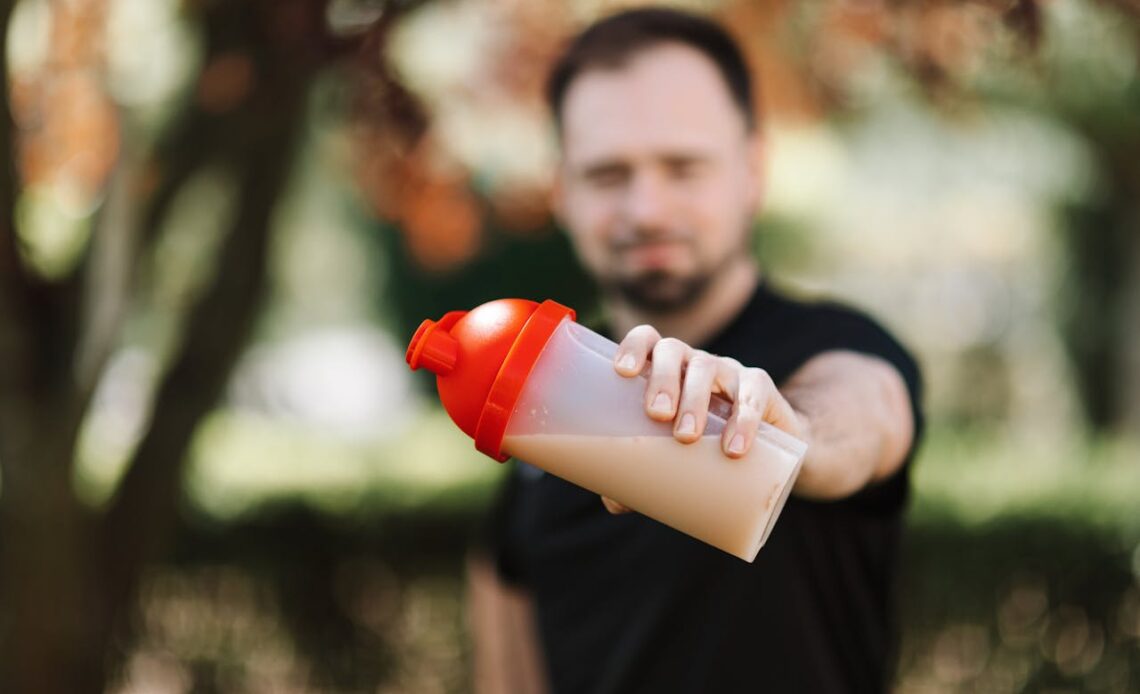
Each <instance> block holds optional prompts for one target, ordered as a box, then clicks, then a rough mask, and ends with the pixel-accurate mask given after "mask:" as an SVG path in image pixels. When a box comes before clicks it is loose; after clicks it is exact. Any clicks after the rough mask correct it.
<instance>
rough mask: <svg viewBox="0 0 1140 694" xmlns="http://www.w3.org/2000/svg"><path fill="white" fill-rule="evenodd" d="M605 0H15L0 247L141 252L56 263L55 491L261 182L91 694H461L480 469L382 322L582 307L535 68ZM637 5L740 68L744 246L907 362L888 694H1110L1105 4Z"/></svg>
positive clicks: (1133, 169)
mask: <svg viewBox="0 0 1140 694" xmlns="http://www.w3.org/2000/svg"><path fill="white" fill-rule="evenodd" d="M629 4H632V3H612V2H601V1H592V2H587V1H585V0H578V1H577V2H570V3H565V2H521V1H515V0H423V1H420V2H414V1H413V2H389V3H383V2H364V1H363V0H361V1H360V2H353V1H352V0H344V1H337V0H332V1H328V0H326V1H323V2H322V1H318V0H288V1H287V2H285V1H283V2H276V3H275V2H271V1H269V0H242V1H241V2H236V1H235V2H230V3H219V2H208V1H198V0H195V1H189V0H187V1H185V2H179V1H178V0H20V1H19V2H16V3H15V5H14V10H13V11H12V14H11V18H10V20H9V21H8V27H7V54H6V58H7V66H8V74H9V80H10V94H11V96H10V102H11V103H10V106H11V111H12V115H13V119H14V123H15V126H16V127H15V130H14V131H13V134H14V138H13V140H14V142H15V147H16V149H15V153H14V157H15V159H16V161H17V162H18V170H19V173H20V175H21V180H22V184H21V185H20V187H19V195H18V198H16V203H15V206H14V217H15V220H16V222H17V228H18V235H19V245H20V254H21V257H22V259H23V263H24V265H25V266H26V267H27V268H29V269H30V270H31V271H32V272H33V273H35V274H36V275H37V276H39V277H42V278H45V280H46V281H48V282H50V283H56V284H61V285H62V284H65V283H67V282H68V281H69V278H70V277H72V276H73V275H75V274H77V268H86V267H87V265H86V261H85V260H84V258H85V257H87V256H94V257H99V253H101V252H105V253H110V254H111V255H110V256H108V257H112V258H113V257H117V256H114V251H113V250H112V251H109V252H108V251H106V248H108V247H112V248H113V246H114V244H113V243H106V244H101V243H99V242H97V241H98V240H99V239H101V238H104V237H106V238H118V236H119V235H118V234H117V232H115V231H114V229H122V228H133V227H132V225H134V226H137V227H138V231H137V232H135V233H133V235H131V234H122V236H123V238H126V239H127V241H125V242H124V243H131V242H132V241H131V240H130V239H132V238H133V239H135V241H137V242H138V246H139V248H141V249H143V250H142V251H141V252H140V253H138V255H137V258H135V260H134V262H133V263H129V262H128V263H126V264H123V265H115V264H114V263H113V261H112V263H111V264H110V265H108V264H106V263H104V264H103V265H101V266H99V265H98V264H96V265H97V266H99V267H103V268H104V272H103V273H102V274H99V273H95V274H96V276H97V277H98V278H101V279H100V280H98V281H100V282H102V283H103V285H105V286H109V287H112V290H109V293H110V295H112V296H114V295H115V292H114V291H113V288H114V287H116V286H120V289H122V287H127V288H129V291H126V290H122V291H120V294H124V293H125V298H124V300H123V308H122V312H121V313H122V315H121V317H120V318H114V314H113V313H110V314H109V313H105V311H108V310H111V309H109V308H107V306H106V305H105V303H101V301H100V299H99V297H100V296H102V295H103V294H101V293H100V291H101V290H99V287H100V286H102V285H99V284H98V283H97V282H96V283H94V284H91V285H89V288H88V289H87V290H85V292H84V293H83V294H82V296H83V297H84V301H85V302H86V303H85V304H84V305H85V306H86V309H85V310H87V311H88V313H87V314H85V315H88V316H89V317H90V318H89V320H88V322H87V323H86V325H87V331H88V332H86V333H84V334H85V336H86V339H88V340H102V341H104V342H106V343H107V344H108V345H109V348H108V351H107V355H106V359H105V361H101V362H97V363H95V366H96V367H97V368H96V369H95V373H96V375H97V378H96V379H95V380H94V381H93V387H94V390H93V395H92V396H91V400H90V406H89V408H87V410H86V414H85V415H84V416H83V417H82V428H81V430H80V435H79V437H78V442H77V445H76V447H75V451H74V460H75V465H74V478H73V483H74V489H75V494H76V498H77V500H78V501H77V503H78V504H79V505H80V506H81V507H82V508H87V509H93V510H94V513H95V514H96V515H97V514H99V513H101V512H103V511H106V510H108V509H110V508H112V507H113V500H114V499H115V498H116V490H117V489H118V487H119V485H120V482H121V481H122V480H124V479H126V477H125V475H126V474H127V473H126V471H127V470H128V469H129V467H130V466H131V464H132V461H133V460H134V459H135V454H136V451H137V450H138V449H139V444H140V441H141V440H143V439H144V437H145V436H146V435H147V432H148V431H150V430H151V429H152V425H153V423H154V422H156V421H161V420H160V418H159V415H158V414H157V413H158V411H159V409H161V408H162V407H169V406H172V404H173V405H174V406H176V401H177V397H172V398H171V401H170V402H167V401H165V400H163V399H162V398H160V397H158V392H159V390H160V384H161V383H163V379H164V374H166V373H168V372H169V371H170V370H171V369H172V367H173V366H175V365H176V364H178V363H179V354H180V347H179V346H180V345H183V344H185V340H186V339H187V331H188V330H193V329H196V328H195V327H194V326H198V325H209V321H206V322H204V323H195V322H194V320H193V318H192V316H193V311H194V307H195V306H196V305H198V304H199V302H201V301H202V299H203V297H205V296H207V295H208V294H209V293H210V288H211V287H214V286H217V285H218V284H219V282H220V281H221V280H220V279H219V278H220V276H222V275H224V274H225V273H227V272H229V273H231V275H232V274H233V267H230V266H227V265H226V264H225V263H224V262H223V260H222V258H223V257H224V256H225V255H226V254H227V253H229V252H230V250H229V246H227V245H226V239H227V234H228V235H230V236H233V235H237V234H241V233H245V231H244V229H245V228H246V227H248V226H249V225H250V224H253V225H254V226H256V222H250V221H249V220H250V219H252V217H250V215H251V214H254V213H250V212H249V211H248V210H247V209H246V207H245V205H244V203H243V201H244V200H248V199H250V196H251V195H263V194H264V190H263V189H262V188H259V187H258V186H259V185H260V181H261V180H263V179H266V178H269V177H271V175H272V172H274V171H276V172H278V173H279V174H280V175H281V176H282V181H281V184H280V186H278V187H277V188H274V189H272V191H271V193H269V196H270V197H269V199H268V201H267V203H266V205H264V208H265V211H266V212H265V215H264V216H265V219H264V223H265V224H266V225H267V229H268V234H267V239H268V244H269V245H268V248H267V251H266V255H265V264H266V268H267V275H266V280H265V285H264V286H265V294H264V296H265V301H264V302H263V303H262V304H261V306H260V308H259V309H258V310H257V311H256V312H255V313H252V314H251V316H252V317H251V318H250V319H249V320H250V321H253V322H252V323H251V325H252V332H251V337H250V340H249V341H248V345H247V347H246V348H245V349H244V351H242V353H241V356H240V359H238V360H237V361H236V366H235V368H234V369H233V371H232V374H231V376H230V377H229V379H228V386H227V387H226V388H225V391H224V396H223V398H222V402H221V403H220V404H218V405H217V406H216V407H213V408H212V409H209V410H208V411H207V412H206V413H205V414H204V416H203V417H202V418H201V420H200V424H199V425H198V426H197V427H196V430H195V434H194V436H193V438H192V439H191V441H190V443H189V446H188V448H187V450H186V454H187V456H188V457H187V460H188V463H187V465H186V467H185V469H184V470H180V471H179V473H178V474H179V475H180V479H181V484H180V488H181V492H180V494H179V498H180V499H182V502H181V503H180V509H181V510H180V511H179V514H178V518H177V522H176V524H175V527H174V528H173V529H172V531H171V533H170V534H169V537H168V538H167V541H166V542H165V543H164V544H163V547H164V549H163V550H162V551H160V552H157V553H156V554H155V555H154V557H153V558H151V559H148V560H147V561H146V562H145V563H144V564H143V565H142V567H141V568H140V574H139V575H140V579H139V582H138V585H137V590H136V591H135V593H136V595H135V597H134V598H132V602H131V603H130V604H131V605H134V607H130V608H129V615H130V616H129V618H128V620H127V623H128V624H129V628H128V631H127V632H125V633H128V634H129V635H130V636H129V637H126V638H125V640H123V641H122V643H124V644H126V645H125V646H124V648H125V649H126V650H125V655H123V656H122V657H121V658H120V659H118V660H117V661H115V660H114V659H112V660H113V662H117V663H118V666H113V667H112V668H111V670H110V672H109V673H107V677H108V678H109V681H110V682H111V685H109V686H110V687H111V689H112V690H113V691H119V692H150V691H164V692H165V691H170V692H182V691H191V690H193V691H224V692H230V691H233V692H237V691H263V690H264V691H270V690H272V691H280V692H286V691H290V692H291V691H297V692H302V691H330V690H335V691H381V692H424V693H429V692H465V691H469V690H470V689H471V686H472V685H471V676H472V675H471V670H470V667H471V663H470V643H469V641H468V639H467V636H466V632H465V625H464V619H465V617H464V611H463V608H464V595H463V577H462V571H463V559H464V555H465V553H466V551H467V549H468V548H469V547H470V544H471V542H472V539H473V537H475V535H476V534H477V527H478V519H479V518H480V517H481V514H482V512H483V510H484V509H485V508H486V505H487V503H488V502H489V500H490V498H491V495H492V494H493V491H494V488H495V485H496V482H497V481H498V480H499V479H500V477H501V475H502V474H503V473H504V471H505V468H504V467H503V466H499V465H496V464H495V463H494V462H492V461H491V460H490V459H488V458H485V457H483V456H480V455H479V454H477V453H476V452H475V451H474V450H473V447H472V444H471V442H470V440H469V439H467V438H466V437H465V436H464V435H463V434H461V433H460V432H459V431H458V430H457V429H456V428H455V427H453V426H452V425H451V423H450V421H449V420H448V419H447V417H446V415H445V414H443V413H442V412H441V411H440V409H439V408H438V403H436V402H435V401H434V400H433V395H432V391H431V389H430V383H429V382H426V381H424V380H420V379H419V378H413V375H412V374H411V373H409V372H408V370H407V367H406V365H405V364H404V360H403V356H404V347H405V345H406V342H407V339H408V337H409V336H410V334H411V331H412V329H413V328H414V326H415V325H416V324H417V323H418V322H419V320H421V319H422V318H427V317H432V318H435V317H438V316H439V315H440V314H442V313H443V312H445V311H447V310H451V309H460V308H470V307H472V306H474V305H476V304H478V303H481V302H483V301H486V300H490V299H493V298H498V297H501V296H522V297H527V298H533V299H543V298H555V299H558V300H560V301H563V302H564V303H568V304H570V305H573V306H576V307H578V308H579V309H580V312H581V313H583V314H585V315H587V316H589V315H592V314H593V312H594V311H595V310H596V306H595V297H594V295H593V290H592V289H591V288H590V287H589V285H588V283H587V282H586V281H585V279H584V275H583V274H582V271H581V270H580V269H579V268H578V267H577V266H576V265H575V264H574V262H573V259H572V258H571V257H570V253H569V247H568V245H567V243H566V241H565V240H564V239H563V238H562V237H561V236H560V234H559V232H558V230H557V229H556V228H555V227H554V225H553V222H552V220H551V219H550V217H549V213H548V211H547V209H546V206H545V196H546V193H547V189H548V186H549V183H550V174H551V168H552V165H553V162H554V161H555V158H556V150H555V146H554V140H553V137H552V133H551V131H550V129H549V124H548V122H547V113H546V111H545V107H544V105H543V103H542V100H541V97H540V90H541V85H542V81H543V79H544V76H545V69H546V67H547V65H548V64H549V62H550V61H551V60H552V58H553V57H554V56H555V55H556V54H557V51H558V49H559V47H560V46H561V45H562V42H563V41H564V40H565V38H566V37H567V36H569V35H570V34H571V33H572V32H573V31H574V30H575V29H576V28H578V27H581V26H582V25H583V24H584V23H585V22H587V21H589V20H590V19H591V18H593V17H597V16H599V15H600V14H603V13H605V12H607V11H610V10H612V9H614V8H615V7H618V6H626V5H629ZM674 4H681V5H682V6H685V7H689V8H692V9H698V10H702V11H704V10H707V11H710V12H712V13H714V14H715V15H716V16H718V17H721V18H723V19H725V20H726V21H727V22H728V23H729V25H730V26H731V27H732V29H733V31H734V32H735V33H736V34H737V35H738V37H739V38H740V39H741V41H742V42H743V43H744V45H745V46H746V48H747V51H748V54H749V57H750V59H751V60H752V61H753V63H754V66H755V68H756V70H757V74H758V76H759V79H760V102H761V106H762V110H763V112H764V124H763V130H764V134H765V139H766V147H767V154H768V159H767V167H768V185H767V192H766V203H765V210H764V213H763V215H762V216H761V217H760V218H759V219H758V220H757V222H756V228H757V235H756V252H757V253H758V254H759V257H760V259H761V262H762V264H763V266H764V268H765V271H766V272H767V273H769V275H770V276H772V277H773V278H774V279H775V281H776V282H778V283H779V284H780V285H782V286H784V287H786V288H788V289H789V290H791V291H793V292H795V293H798V294H801V295H804V296H832V297H838V298H841V299H842V300H845V301H848V302H850V303H853V304H855V305H857V306H860V307H863V308H865V309H867V310H869V311H870V312H871V313H872V314H874V315H875V316H876V317H878V318H879V319H880V320H881V321H882V322H883V323H885V324H886V325H887V326H889V327H890V328H891V329H892V330H893V331H894V332H895V333H896V334H897V335H899V336H900V337H901V339H902V340H903V341H904V342H905V343H906V344H907V345H909V346H910V347H911V348H913V349H914V350H915V352H916V353H917V354H918V355H919V356H920V359H921V362H922V364H923V368H924V373H925V376H926V380H927V391H928V392H927V401H926V407H927V410H928V412H929V419H930V430H929V434H928V437H927V441H926V444H925V446H924V448H923V450H922V453H921V455H920V457H919V459H918V461H917V464H916V467H915V470H914V491H915V494H914V498H913V503H912V507H911V510H910V514H909V520H908V522H909V530H908V535H907V542H906V554H905V557H904V560H905V563H904V567H903V580H902V582H901V585H900V586H899V593H898V600H899V604H900V607H901V619H902V625H901V626H902V642H901V646H900V654H899V662H898V669H897V680H896V683H897V690H898V691H900V692H945V691H988V692H1020V691H1041V690H1044V689H1050V690H1052V691H1074V692H1075V691H1090V692H1093V691H1095V692H1126V691H1136V689H1137V688H1140V513H1138V512H1137V509H1138V508H1140V75H1138V69H1140V10H1138V9H1137V6H1136V5H1135V4H1134V3H1132V4H1130V3H1127V2H1124V1H1123V0H1120V1H1119V2H1116V1H1113V0H1106V1H1100V2H1092V1H1091V0H1050V1H1049V2H1037V1H1035V0H1013V1H1012V2H992V3H972V2H945V3H887V2H881V1H880V0H862V1H859V2H855V1H853V0H848V1H838V0H814V1H809V2H798V3H794V2H787V1H785V0H780V1H777V2H758V1H756V0H726V1H725V2H689V3H674ZM275 51H276V52H275ZM282 55H288V56H290V58H291V59H293V60H295V63H296V65H294V64H293V63H290V66H291V67H289V69H276V70H275V69H274V67H273V66H274V65H277V64H278V63H279V62H280V60H281V59H280V56H282ZM275 56H276V57H275ZM275 61H277V62H275ZM297 66H300V67H297ZM267 84H268V85H271V86H269V87H266V86H265V85H267ZM274 90H276V91H274ZM266 93H267V94H269V96H268V97H265V96H264V94H266ZM258 95H262V96H258ZM277 95H282V96H277ZM288 98H296V99H298V100H299V101H298V102H297V105H296V107H294V108H293V110H292V111H289V107H287V106H282V107H281V108H278V106H279V105H280V104H282V103H285V101H286V100H287V99H288ZM288 113H292V114H293V115H292V116H288V115H287V114H288ZM231 116H232V118H231ZM285 118H294V127H292V129H289V128H286V129H284V130H283V131H282V132H283V133H284V134H283V135H282V136H281V137H282V140H281V142H284V143H287V144H288V147H289V148H291V149H290V150H289V151H290V155H289V156H285V157H284V158H282V159H280V160H279V161H274V160H271V159H266V162H267V163H265V168H264V169H260V170H258V169H251V168H249V167H246V166H245V164H244V162H245V161H246V160H247V158H248V159H249V160H254V159H255V158H256V157H263V158H264V157H265V156H268V155H266V154H265V153H264V152H262V153H260V154H259V153H258V152H260V150H256V149H255V148H252V147H251V148H249V151H247V150H246V148H245V145H244V144H243V143H245V142H247V141H249V140H250V139H252V138H254V137H255V136H254V135H253V133H257V132H258V131H260V130H262V129H266V130H269V129H272V127H273V124H274V123H276V122H277V121H278V120H281V119H285ZM227 119H229V120H227ZM258 161H260V160H258ZM282 169H284V170H283V171H282ZM250 171H254V174H252V176H251V175H250V173H249V172H250ZM257 171H261V173H257ZM250 191H254V192H253V193H251V192H250ZM258 191H260V192H258ZM139 201H145V202H139ZM156 201H157V202H156ZM235 220H238V221H237V222H235ZM242 220H244V221H242ZM243 224H244V225H246V226H242V225H243ZM101 235H104V236H101ZM139 239H143V241H138V240H139ZM100 249H103V250H100ZM236 267H238V268H240V267H242V266H241V265H237V266H236ZM79 274H82V273H79ZM238 274H240V273H238ZM104 293H106V292H104ZM101 311H104V312H101ZM246 322H249V321H246ZM101 326H106V328H102V327H101ZM188 326H190V327H188ZM2 327H3V326H0V328H2ZM107 331H110V332H109V334H102V332H107ZM83 344H86V343H83ZM83 353H84V352H83V351H82V350H80V354H83ZM74 368H75V369H76V370H77V372H82V370H83V368H84V367H83V363H82V362H80V363H78V365H76V366H74ZM156 403H158V408H159V409H156ZM3 482H4V483H5V486H7V481H6V480H4V481H3Z"/></svg>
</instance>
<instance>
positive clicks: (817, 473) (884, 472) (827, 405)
mask: <svg viewBox="0 0 1140 694" xmlns="http://www.w3.org/2000/svg"><path fill="white" fill-rule="evenodd" d="M780 390H781V393H782V394H783V395H784V397H785V398H786V399H787V400H788V402H789V403H790V404H791V405H792V407H793V409H795V411H796V413H797V414H798V415H799V418H800V423H801V427H802V429H803V436H804V437H805V438H806V439H807V441H808V444H809V445H808V451H807V455H806V456H805V458H804V463H803V468H802V470H801V471H800V476H799V479H798V480H797V481H796V487H795V493H796V494H798V495H800V496H804V497H807V498H813V499H841V498H843V497H846V496H850V495H851V494H854V493H855V492H857V491H859V490H860V489H862V488H863V487H865V486H867V485H868V484H870V483H871V482H874V481H876V480H879V479H882V478H885V477H887V476H888V475H890V474H891V473H893V472H894V471H895V470H897V469H898V468H899V466H900V465H901V464H902V462H903V459H904V458H905V456H906V454H907V451H908V450H909V448H910V443H911V440H912V438H913V436H914V422H913V415H912V412H911V407H910V396H909V395H908V393H907V390H906V386H905V384H904V383H903V381H902V377H901V376H899V374H898V372H897V371H895V369H894V368H893V367H891V366H890V365H889V364H887V363H886V362H885V361H883V360H881V359H877V358H874V357H868V356H865V355H861V354H856V353H854V352H830V353H827V354H824V355H821V356H819V357H816V358H815V359H812V360H811V361H809V362H808V363H807V364H805V365H804V367H803V368H801V369H800V370H799V371H798V372H796V374H794V375H793V376H792V377H791V378H790V379H789V380H788V381H787V383H786V384H785V385H784V387H783V388H781V389H780Z"/></svg>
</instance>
